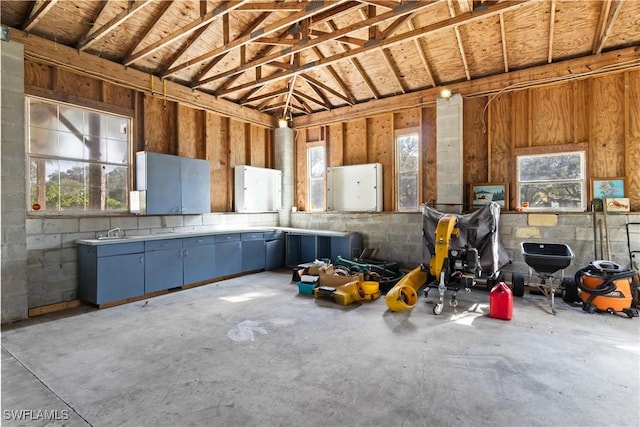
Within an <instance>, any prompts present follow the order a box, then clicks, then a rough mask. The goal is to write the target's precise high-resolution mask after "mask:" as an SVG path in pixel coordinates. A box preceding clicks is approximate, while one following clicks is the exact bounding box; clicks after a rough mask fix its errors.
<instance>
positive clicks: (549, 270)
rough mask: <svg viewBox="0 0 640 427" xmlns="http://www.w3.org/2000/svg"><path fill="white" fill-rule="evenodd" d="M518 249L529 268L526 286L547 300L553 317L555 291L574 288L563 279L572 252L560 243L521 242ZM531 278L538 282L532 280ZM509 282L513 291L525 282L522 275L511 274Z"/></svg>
mask: <svg viewBox="0 0 640 427" xmlns="http://www.w3.org/2000/svg"><path fill="white" fill-rule="evenodd" d="M520 249H521V252H522V256H523V258H524V262H525V263H526V264H527V265H528V266H529V280H528V282H527V285H528V286H531V287H535V288H537V289H538V290H539V291H540V292H541V293H542V294H543V295H544V296H545V297H546V298H547V301H549V305H550V308H551V313H552V314H554V315H555V314H556V310H555V293H556V290H560V291H563V290H564V289H566V288H569V289H574V288H575V285H574V284H573V283H572V281H570V280H567V279H565V277H564V269H565V268H567V267H568V266H569V264H571V260H572V259H573V258H575V255H574V253H573V251H572V250H571V248H570V247H569V246H568V245H564V244H561V243H538V242H521V243H520ZM557 272H560V273H559V275H560V277H556V273H557ZM533 276H536V277H537V278H539V279H540V280H539V281H536V280H533ZM511 280H512V282H513V287H514V289H516V288H517V289H521V288H522V289H524V285H525V280H524V276H523V275H521V274H520V273H513V275H512V278H511ZM514 294H515V292H514Z"/></svg>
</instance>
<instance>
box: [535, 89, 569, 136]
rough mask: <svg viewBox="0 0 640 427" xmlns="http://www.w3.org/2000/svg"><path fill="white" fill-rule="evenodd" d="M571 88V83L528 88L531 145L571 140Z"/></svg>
mask: <svg viewBox="0 0 640 427" xmlns="http://www.w3.org/2000/svg"><path fill="white" fill-rule="evenodd" d="M572 98H573V88H572V84H571V83H563V84H558V85H553V86H543V87H538V88H533V89H531V90H530V99H531V112H530V114H531V120H532V123H531V145H532V146H534V147H539V146H544V145H562V144H568V143H571V142H573V103H572Z"/></svg>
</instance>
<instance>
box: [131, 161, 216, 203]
mask: <svg viewBox="0 0 640 427" xmlns="http://www.w3.org/2000/svg"><path fill="white" fill-rule="evenodd" d="M136 188H137V189H138V192H133V193H134V194H132V197H136V196H137V197H139V199H140V212H139V213H141V214H146V215H169V214H200V213H208V212H210V211H211V202H210V200H211V199H210V197H211V196H210V175H209V162H207V161H206V160H200V159H190V158H187V157H180V156H172V155H169V154H160V153H151V152H147V151H141V152H138V153H136Z"/></svg>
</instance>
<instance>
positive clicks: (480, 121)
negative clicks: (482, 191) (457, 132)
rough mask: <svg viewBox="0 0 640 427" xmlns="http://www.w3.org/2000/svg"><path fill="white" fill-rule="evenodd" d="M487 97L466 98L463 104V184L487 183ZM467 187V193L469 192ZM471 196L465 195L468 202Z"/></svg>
mask: <svg viewBox="0 0 640 427" xmlns="http://www.w3.org/2000/svg"><path fill="white" fill-rule="evenodd" d="M487 101H488V99H487V97H486V96H483V97H478V98H466V99H465V100H464V103H463V113H462V114H463V117H464V120H463V129H462V135H463V139H464V141H463V144H464V146H463V156H464V159H463V168H462V170H463V182H464V183H465V184H471V183H478V182H487V181H488V177H487V165H488V161H489V160H488V157H489V154H488V151H487V122H486V109H485V106H486V105H487ZM467 187H468V185H466V186H465V191H467V190H468V188H467ZM468 196H469V195H465V197H467V198H465V200H468Z"/></svg>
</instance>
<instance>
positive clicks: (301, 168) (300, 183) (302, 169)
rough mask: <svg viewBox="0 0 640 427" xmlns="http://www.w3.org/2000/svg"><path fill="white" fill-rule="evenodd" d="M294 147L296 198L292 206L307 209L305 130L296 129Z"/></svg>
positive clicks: (302, 209)
mask: <svg viewBox="0 0 640 427" xmlns="http://www.w3.org/2000/svg"><path fill="white" fill-rule="evenodd" d="M294 144H295V149H296V188H295V191H296V199H295V200H294V206H297V207H298V210H301V211H304V210H307V141H306V132H304V131H298V132H296V133H295V141H294Z"/></svg>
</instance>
